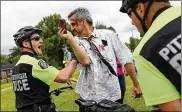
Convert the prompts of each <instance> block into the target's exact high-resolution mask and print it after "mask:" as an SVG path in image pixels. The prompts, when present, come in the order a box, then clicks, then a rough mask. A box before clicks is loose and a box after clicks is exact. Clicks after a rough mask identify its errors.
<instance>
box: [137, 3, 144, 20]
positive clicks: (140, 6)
mask: <svg viewBox="0 0 182 112" xmlns="http://www.w3.org/2000/svg"><path fill="white" fill-rule="evenodd" d="M145 10H146V7H145V4H143V3H139V4H138V7H137V9H136V11H137V13H138V15H139V16H140V17H141V18H143V16H144V14H145Z"/></svg>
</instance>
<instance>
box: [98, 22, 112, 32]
mask: <svg viewBox="0 0 182 112" xmlns="http://www.w3.org/2000/svg"><path fill="white" fill-rule="evenodd" d="M95 28H97V29H108V30H111V31H113V32H115V33H116V30H115V29H114V28H113V27H112V26H110V27H107V26H106V25H104V24H103V23H102V22H96V24H95Z"/></svg>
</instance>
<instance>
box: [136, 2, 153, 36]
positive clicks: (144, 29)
mask: <svg viewBox="0 0 182 112" xmlns="http://www.w3.org/2000/svg"><path fill="white" fill-rule="evenodd" d="M153 1H154V0H149V3H148V6H147V9H146V11H145V14H144V17H143V20H142V18H141V17H140V16H139V15H138V13H137V12H136V10H134V11H133V12H134V13H135V15H136V17H137V18H138V19H139V20H140V22H141V24H142V29H143V32H144V34H145V33H146V32H147V30H148V29H147V27H146V25H145V20H146V18H147V15H148V12H149V9H150V7H151V6H152V3H153ZM144 34H143V35H141V37H142V36H144Z"/></svg>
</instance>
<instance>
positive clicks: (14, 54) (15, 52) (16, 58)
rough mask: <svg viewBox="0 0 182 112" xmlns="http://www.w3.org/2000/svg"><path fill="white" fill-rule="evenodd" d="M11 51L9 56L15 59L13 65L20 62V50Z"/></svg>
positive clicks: (16, 48)
mask: <svg viewBox="0 0 182 112" xmlns="http://www.w3.org/2000/svg"><path fill="white" fill-rule="evenodd" d="M9 51H10V54H9V55H11V56H12V58H13V63H16V62H17V61H18V60H19V58H20V55H21V54H20V53H21V52H20V51H21V50H20V48H19V47H13V48H12V49H9Z"/></svg>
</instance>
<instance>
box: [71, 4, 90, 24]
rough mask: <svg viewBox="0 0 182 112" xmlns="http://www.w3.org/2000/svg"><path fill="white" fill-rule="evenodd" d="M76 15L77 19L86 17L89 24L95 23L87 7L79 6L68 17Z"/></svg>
mask: <svg viewBox="0 0 182 112" xmlns="http://www.w3.org/2000/svg"><path fill="white" fill-rule="evenodd" d="M74 14H75V15H76V19H77V20H82V19H86V21H87V22H88V24H89V25H93V21H92V16H91V14H90V12H89V11H88V9H87V8H83V7H79V8H77V9H75V10H73V11H72V12H71V13H70V14H69V15H68V19H70V18H71V16H73V15H74Z"/></svg>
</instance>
